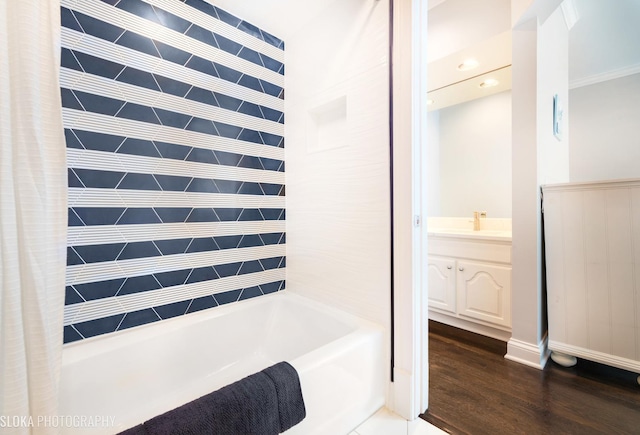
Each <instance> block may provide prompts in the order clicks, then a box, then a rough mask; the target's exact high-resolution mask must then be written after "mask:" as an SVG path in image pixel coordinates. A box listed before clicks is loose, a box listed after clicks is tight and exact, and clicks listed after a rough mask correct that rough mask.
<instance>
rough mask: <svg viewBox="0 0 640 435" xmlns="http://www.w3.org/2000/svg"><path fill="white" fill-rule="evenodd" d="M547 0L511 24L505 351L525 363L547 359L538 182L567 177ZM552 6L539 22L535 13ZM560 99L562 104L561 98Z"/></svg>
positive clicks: (560, 34)
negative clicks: (557, 124)
mask: <svg viewBox="0 0 640 435" xmlns="http://www.w3.org/2000/svg"><path fill="white" fill-rule="evenodd" d="M558 5H559V3H558V2H556V1H555V0H547V1H540V2H539V3H538V4H537V6H538V7H539V9H540V10H538V11H537V12H536V11H535V10H532V11H529V12H531V13H533V17H532V18H531V19H530V20H528V21H525V22H523V23H520V24H519V25H518V26H517V27H516V28H515V29H514V32H513V88H512V92H513V174H514V175H513V217H512V226H513V230H512V240H513V242H512V243H513V248H512V249H513V252H512V268H513V271H512V319H513V322H512V323H513V324H512V338H511V339H510V340H509V343H508V345H507V355H506V358H508V359H510V360H514V361H518V362H521V363H523V364H527V365H530V366H533V367H537V368H542V367H544V365H545V363H546V360H547V355H548V354H547V349H546V343H545V339H546V321H545V317H544V312H545V310H546V308H545V307H544V292H543V279H542V277H543V274H542V255H543V252H542V222H541V207H540V185H541V184H545V183H557V182H563V181H568V179H569V159H568V131H567V130H568V128H567V125H566V124H565V126H564V132H565V134H564V135H563V138H562V141H558V140H557V139H556V138H555V137H554V135H553V130H552V121H553V117H552V113H553V95H554V94H558V95H559V96H560V99H561V101H567V100H568V88H569V84H568V81H569V79H568V76H569V74H568V64H567V58H568V30H567V27H566V25H565V22H564V19H563V16H562V12H561V10H560V8H558V7H557V6H558ZM554 6H555V7H556V9H555V11H554V12H553V13H552V14H551V15H550V16H548V18H547V19H546V21H544V22H543V23H541V24H539V23H538V18H536V14H541V15H544V14H543V12H544V11H546V10H548V9H551V10H553V7H554ZM565 107H566V106H565Z"/></svg>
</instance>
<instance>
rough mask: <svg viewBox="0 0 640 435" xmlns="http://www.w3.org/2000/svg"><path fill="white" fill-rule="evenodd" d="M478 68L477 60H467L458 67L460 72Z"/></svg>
mask: <svg viewBox="0 0 640 435" xmlns="http://www.w3.org/2000/svg"><path fill="white" fill-rule="evenodd" d="M477 67H478V61H477V60H475V59H467V60H465V61H464V62H462V63H461V64H460V65H458V71H469V70H471V69H474V68H477Z"/></svg>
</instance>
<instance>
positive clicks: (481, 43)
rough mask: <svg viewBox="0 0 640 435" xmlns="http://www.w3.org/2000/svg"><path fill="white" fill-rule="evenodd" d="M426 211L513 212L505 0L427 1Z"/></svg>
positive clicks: (499, 215) (508, 16)
mask: <svg viewBox="0 0 640 435" xmlns="http://www.w3.org/2000/svg"><path fill="white" fill-rule="evenodd" d="M428 29H429V42H428V44H429V46H428V59H429V65H428V78H427V81H428V85H427V88H428V100H429V107H428V111H429V114H428V123H429V125H428V132H429V141H428V148H427V153H428V156H429V158H428V161H429V168H428V177H429V183H428V185H429V198H430V199H429V210H428V215H429V216H430V217H465V216H469V217H470V216H472V212H473V211H474V210H483V211H484V210H486V211H487V214H488V216H489V217H492V218H510V217H511V91H510V89H511V2H510V1H509V0H487V1H483V2H478V1H474V0H440V1H435V2H434V1H431V2H430V3H429V24H428Z"/></svg>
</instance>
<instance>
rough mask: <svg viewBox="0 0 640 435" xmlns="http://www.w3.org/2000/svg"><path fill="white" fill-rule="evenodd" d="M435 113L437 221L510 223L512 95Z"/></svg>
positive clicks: (476, 101) (501, 95)
mask: <svg viewBox="0 0 640 435" xmlns="http://www.w3.org/2000/svg"><path fill="white" fill-rule="evenodd" d="M438 112H440V113H439V118H440V122H439V139H440V140H439V147H438V148H439V157H440V159H439V161H440V170H439V176H440V177H439V182H440V214H439V216H449V217H453V216H456V217H464V216H469V217H471V216H473V211H476V210H477V211H479V210H482V211H487V214H488V216H489V217H499V218H510V217H511V140H512V138H511V91H506V92H501V93H499V94H495V95H491V96H488V97H484V98H480V99H477V100H474V101H470V102H467V103H463V104H458V105H455V106H451V107H447V108H445V109H441V110H439V111H438ZM432 113H433V112H432ZM430 115H431V113H430ZM432 137H433V134H432ZM429 146H430V147H431V145H429ZM433 146H437V144H434V145H433ZM432 175H433V177H432V178H435V177H436V176H437V175H438V174H432ZM434 182H435V181H434ZM432 216H435V215H432Z"/></svg>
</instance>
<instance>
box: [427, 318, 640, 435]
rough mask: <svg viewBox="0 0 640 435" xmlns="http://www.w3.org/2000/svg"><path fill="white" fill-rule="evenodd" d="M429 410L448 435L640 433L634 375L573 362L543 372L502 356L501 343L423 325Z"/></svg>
mask: <svg viewBox="0 0 640 435" xmlns="http://www.w3.org/2000/svg"><path fill="white" fill-rule="evenodd" d="M429 328H430V331H429V365H430V367H429V409H428V410H427V411H426V412H425V413H424V414H423V415H421V417H422V418H423V419H424V420H426V421H428V422H429V423H431V424H433V425H434V426H437V427H439V428H440V429H443V430H444V431H446V432H449V433H452V434H472V435H476V434H640V386H638V384H637V383H636V381H635V379H636V375H635V374H633V373H630V372H626V371H622V370H618V369H613V368H610V367H605V366H602V365H600V364H595V363H591V362H588V361H583V360H579V362H578V365H576V366H575V367H572V368H569V369H567V368H563V367H560V366H558V365H556V364H555V363H554V362H552V361H551V360H549V362H548V363H547V366H546V367H545V369H544V370H542V371H541V370H537V369H535V368H531V367H527V366H524V365H522V364H518V363H515V362H512V361H508V360H505V359H504V357H503V356H504V354H505V353H506V343H504V342H501V341H498V340H493V339H491V338H487V337H483V336H480V335H476V334H473V333H470V332H467V331H462V330H460V329H457V328H453V327H449V326H446V325H442V324H440V323H437V322H433V321H430V322H429Z"/></svg>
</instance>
